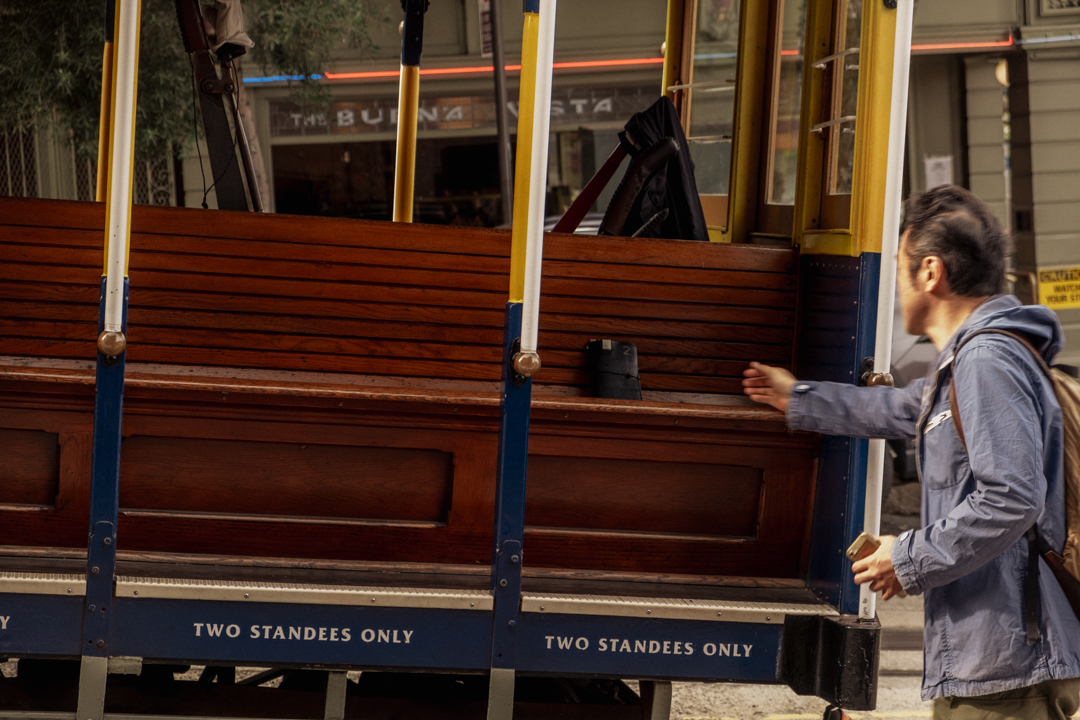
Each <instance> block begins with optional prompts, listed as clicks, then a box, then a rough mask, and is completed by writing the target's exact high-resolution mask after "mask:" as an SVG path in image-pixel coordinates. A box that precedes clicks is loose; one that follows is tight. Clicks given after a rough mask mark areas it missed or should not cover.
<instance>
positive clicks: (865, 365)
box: [859, 356, 874, 387]
mask: <svg viewBox="0 0 1080 720" xmlns="http://www.w3.org/2000/svg"><path fill="white" fill-rule="evenodd" d="M873 372H874V358H873V356H868V357H864V358H863V359H862V361H861V362H860V363H859V387H866V385H867V383H868V382H869V380H870V375H871V374H873Z"/></svg>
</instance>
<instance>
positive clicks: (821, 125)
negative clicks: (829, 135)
mask: <svg viewBox="0 0 1080 720" xmlns="http://www.w3.org/2000/svg"><path fill="white" fill-rule="evenodd" d="M847 122H855V116H854V115H845V116H844V117H839V118H836V119H835V120H826V121H825V122H820V123H818V124H817V125H814V126H813V127H811V128H810V132H812V133H819V132H821V131H822V130H824V129H825V128H827V127H832V126H833V125H841V124H843V123H847Z"/></svg>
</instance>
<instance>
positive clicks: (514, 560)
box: [510, 555, 521, 563]
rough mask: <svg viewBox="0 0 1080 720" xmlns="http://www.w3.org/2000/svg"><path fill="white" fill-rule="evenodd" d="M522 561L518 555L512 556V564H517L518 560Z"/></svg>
mask: <svg viewBox="0 0 1080 720" xmlns="http://www.w3.org/2000/svg"><path fill="white" fill-rule="evenodd" d="M520 559H521V558H520V557H518V556H517V555H511V556H510V562H512V563H516V562H517V561H518V560H520Z"/></svg>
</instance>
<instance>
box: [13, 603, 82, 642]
mask: <svg viewBox="0 0 1080 720" xmlns="http://www.w3.org/2000/svg"><path fill="white" fill-rule="evenodd" d="M82 621H83V598H82V597H81V596H76V597H69V596H66V595H28V594H24V593H0V655H4V656H8V655H11V656H16V657H18V656H26V655H78V654H79V653H80V652H81V650H82V645H81V643H80V641H79V638H80V637H81V636H82V625H83V622H82Z"/></svg>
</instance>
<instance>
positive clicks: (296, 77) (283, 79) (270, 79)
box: [244, 72, 397, 83]
mask: <svg viewBox="0 0 1080 720" xmlns="http://www.w3.org/2000/svg"><path fill="white" fill-rule="evenodd" d="M394 75H395V76H397V73H396V72H395V73H394ZM309 77H310V78H311V79H312V80H322V77H323V76H322V75H311V76H309ZM303 79H304V76H303V75H273V76H271V77H250V78H244V82H245V83H268V82H286V81H288V80H303Z"/></svg>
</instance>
